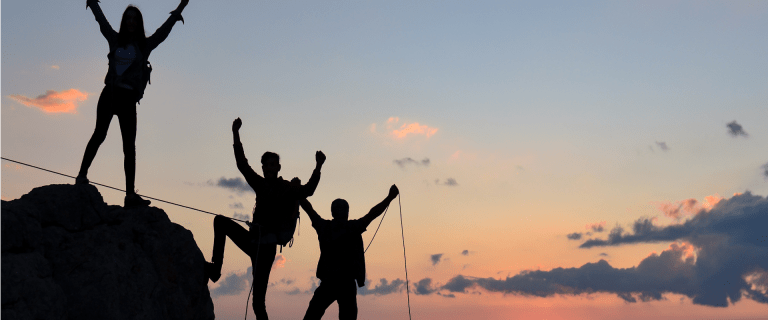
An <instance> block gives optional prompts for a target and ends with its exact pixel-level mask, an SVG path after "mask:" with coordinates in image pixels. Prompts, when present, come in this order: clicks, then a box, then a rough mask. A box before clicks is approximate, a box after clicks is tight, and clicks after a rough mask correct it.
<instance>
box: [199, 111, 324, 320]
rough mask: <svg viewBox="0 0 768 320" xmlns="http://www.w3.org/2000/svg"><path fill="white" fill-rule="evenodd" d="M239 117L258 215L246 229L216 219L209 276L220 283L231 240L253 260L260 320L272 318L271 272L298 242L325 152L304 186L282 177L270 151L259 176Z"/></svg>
mask: <svg viewBox="0 0 768 320" xmlns="http://www.w3.org/2000/svg"><path fill="white" fill-rule="evenodd" d="M242 124H243V123H242V121H241V120H240V118H237V119H235V121H234V122H233V123H232V135H233V139H234V149H235V161H236V162H237V169H239V170H240V173H242V175H243V177H244V178H245V181H246V182H248V185H250V186H251V188H253V191H254V192H255V193H256V207H255V208H254V210H253V222H252V223H250V224H249V227H250V230H246V229H245V228H244V227H243V226H241V225H240V224H238V223H236V222H234V221H232V220H231V219H229V218H227V217H224V216H216V218H214V219H213V233H214V240H213V255H212V258H211V261H212V262H206V265H205V273H206V277H207V278H208V279H210V280H211V281H213V282H216V281H218V280H219V278H220V277H221V268H222V264H223V261H224V244H225V243H226V237H229V239H230V240H232V242H234V243H235V245H237V247H238V248H240V250H243V252H245V253H246V254H247V255H248V256H250V257H251V263H252V265H253V312H254V313H255V314H256V319H259V320H265V319H268V316H267V310H266V305H265V303H264V302H265V297H266V294H267V286H268V285H269V273H270V270H271V269H272V263H273V261H274V260H275V256H276V255H277V246H278V245H280V246H285V245H286V244H288V242H289V241H290V240H291V238H292V237H293V232H294V230H295V227H296V219H297V218H298V207H297V205H298V202H299V201H300V200H304V199H306V198H307V197H309V196H312V194H314V193H315V189H317V185H318V183H320V169H321V168H322V167H323V163H325V154H323V152H322V151H317V152H316V153H315V161H316V165H315V170H314V171H312V176H311V177H310V178H309V180H308V181H307V184H305V185H301V182H300V180H298V178H294V179H293V180H291V181H287V180H285V179H283V177H279V176H278V173H279V172H280V168H281V167H280V156H279V155H278V154H276V153H274V152H269V151H267V152H265V153H264V154H263V155H262V156H261V170H262V172H263V173H264V176H263V177H262V176H260V175H259V174H258V173H256V171H254V170H253V168H251V166H250V165H249V164H248V159H247V158H246V157H245V151H244V150H243V144H242V143H241V142H240V127H241V126H242Z"/></svg>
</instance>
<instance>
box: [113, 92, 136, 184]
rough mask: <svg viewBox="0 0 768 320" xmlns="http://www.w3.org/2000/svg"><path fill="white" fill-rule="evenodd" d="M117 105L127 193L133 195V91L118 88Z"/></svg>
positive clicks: (134, 123)
mask: <svg viewBox="0 0 768 320" xmlns="http://www.w3.org/2000/svg"><path fill="white" fill-rule="evenodd" d="M115 90H117V92H118V94H116V97H115V98H116V100H117V101H115V103H116V104H119V105H118V106H117V108H118V109H117V110H118V112H117V119H118V120H119V121H120V134H121V135H122V136H123V154H124V155H125V158H124V160H123V167H124V168H125V191H127V192H128V193H133V192H134V189H135V185H134V182H135V180H136V102H134V101H133V98H132V94H131V93H132V91H129V90H127V89H122V88H118V89H115Z"/></svg>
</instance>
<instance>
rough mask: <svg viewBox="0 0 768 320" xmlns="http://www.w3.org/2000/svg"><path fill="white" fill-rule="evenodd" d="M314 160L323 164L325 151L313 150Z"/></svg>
mask: <svg viewBox="0 0 768 320" xmlns="http://www.w3.org/2000/svg"><path fill="white" fill-rule="evenodd" d="M315 161H317V164H319V165H323V163H325V153H323V152H322V151H318V152H315Z"/></svg>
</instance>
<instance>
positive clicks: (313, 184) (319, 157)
mask: <svg viewBox="0 0 768 320" xmlns="http://www.w3.org/2000/svg"><path fill="white" fill-rule="evenodd" d="M323 163H325V154H324V153H323V152H322V151H317V152H315V170H313V171H312V176H311V177H309V181H307V184H305V185H303V186H301V187H300V191H299V193H300V195H301V198H306V197H310V196H312V195H313V194H315V190H316V189H317V185H318V184H319V183H320V169H322V168H323Z"/></svg>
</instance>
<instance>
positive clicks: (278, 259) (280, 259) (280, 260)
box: [272, 254, 286, 270]
mask: <svg viewBox="0 0 768 320" xmlns="http://www.w3.org/2000/svg"><path fill="white" fill-rule="evenodd" d="M285 261H286V259H285V256H284V255H282V254H278V255H277V256H275V261H274V262H272V269H273V270H274V269H280V268H282V267H285Z"/></svg>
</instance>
